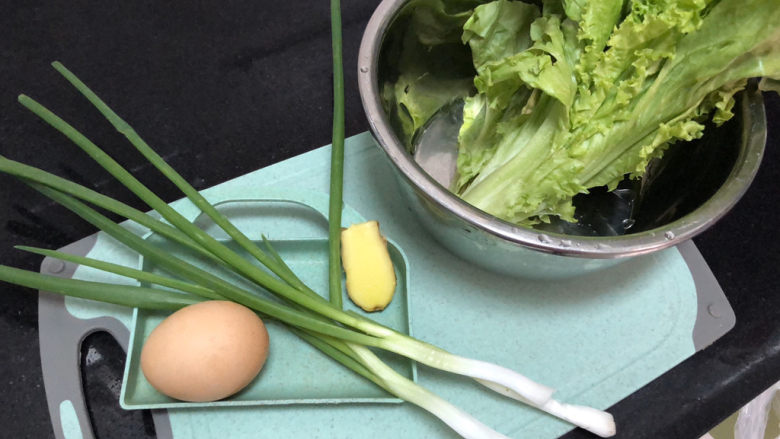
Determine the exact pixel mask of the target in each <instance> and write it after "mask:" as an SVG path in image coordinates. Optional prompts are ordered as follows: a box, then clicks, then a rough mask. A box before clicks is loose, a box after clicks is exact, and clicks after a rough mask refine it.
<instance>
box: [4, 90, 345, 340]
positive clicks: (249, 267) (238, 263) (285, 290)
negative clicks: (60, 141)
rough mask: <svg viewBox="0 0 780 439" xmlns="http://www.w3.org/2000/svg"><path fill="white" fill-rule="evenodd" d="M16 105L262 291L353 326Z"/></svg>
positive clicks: (50, 118)
mask: <svg viewBox="0 0 780 439" xmlns="http://www.w3.org/2000/svg"><path fill="white" fill-rule="evenodd" d="M19 102H20V103H22V105H24V106H25V107H27V108H28V109H29V110H30V111H32V112H33V113H34V114H36V115H37V116H39V117H40V118H42V119H43V120H44V121H46V122H47V123H49V124H50V125H51V126H52V127H54V128H55V129H57V130H58V131H60V132H61V133H63V134H64V135H65V136H67V137H68V138H70V139H71V140H72V141H73V142H74V143H75V144H76V145H77V146H79V147H81V148H82V149H83V150H84V151H85V152H87V154H89V155H90V157H92V158H93V159H94V160H95V161H96V162H97V163H98V164H100V165H101V166H103V168H104V169H106V170H107V171H108V172H109V173H111V174H112V175H113V176H114V177H116V178H117V179H118V180H119V181H120V182H121V183H122V184H124V185H125V187H127V188H128V189H130V190H131V191H132V192H133V193H135V194H136V195H138V196H139V198H141V199H142V200H143V201H144V202H146V203H147V204H148V205H149V206H150V207H152V208H153V209H154V210H156V211H157V212H158V213H159V214H160V215H162V216H163V218H165V219H166V220H167V221H168V222H170V223H171V224H173V225H174V226H175V227H177V228H178V229H179V230H180V231H182V232H184V233H185V234H186V235H188V236H190V238H192V239H193V240H195V241H196V242H197V243H198V244H199V245H202V246H203V247H204V248H206V249H207V250H209V251H210V252H212V253H213V254H214V255H216V256H217V257H219V258H220V259H222V260H223V261H225V262H226V263H227V264H228V265H230V266H231V267H233V268H234V269H235V270H236V271H237V272H238V273H240V274H242V275H244V276H246V277H247V278H249V279H251V280H252V281H254V282H256V283H258V284H259V285H260V286H262V287H263V288H265V289H267V290H269V291H272V292H273V293H275V294H278V295H280V296H282V297H284V298H286V299H289V300H292V301H293V302H295V303H298V304H299V305H301V306H304V307H305V308H308V309H312V310H314V311H316V312H319V313H320V314H323V315H325V316H327V317H330V318H332V319H334V320H337V321H339V322H341V323H344V324H347V325H350V326H354V325H355V324H356V323H357V322H356V320H358V319H356V318H355V317H353V316H350V315H348V314H346V313H344V312H342V311H341V310H339V309H336V308H334V307H332V306H331V305H330V303H328V302H327V301H326V300H325V299H323V298H322V297H320V296H316V297H317V298H314V297H313V296H310V295H304V294H302V293H301V291H300V290H298V289H296V288H295V287H293V286H291V285H289V284H288V283H286V282H284V281H283V280H280V279H278V278H275V277H273V276H272V275H270V274H269V273H267V272H265V271H263V270H261V269H260V268H259V267H257V266H256V265H253V264H252V263H250V262H249V261H248V260H246V259H244V258H242V257H240V256H239V255H238V254H236V253H235V252H233V251H232V250H230V249H229V248H228V247H227V246H225V245H224V244H222V243H220V242H218V241H217V240H216V239H214V238H213V237H212V236H211V235H209V234H207V233H206V232H204V231H203V230H201V229H199V228H198V227H196V226H195V225H193V224H192V223H191V222H190V221H188V220H187V219H186V218H184V217H183V216H182V215H181V214H180V213H178V212H177V211H176V210H175V209H173V208H172V207H170V206H169V205H168V204H167V203H165V202H164V201H163V200H162V199H160V198H159V197H157V195H155V194H154V193H153V192H152V191H151V190H149V189H148V188H147V187H146V186H144V185H143V184H142V183H141V182H140V181H138V180H137V179H136V178H135V177H133V176H132V175H131V174H130V173H129V172H128V171H127V170H125V169H124V168H123V167H122V166H121V165H119V163H117V162H116V161H115V160H114V159H112V158H111V157H110V156H108V155H107V154H106V153H105V152H104V151H103V150H102V149H100V148H99V147H98V146H97V145H95V144H94V143H93V142H92V141H90V140H89V139H88V138H87V137H85V136H84V135H83V134H81V133H80V132H79V131H78V130H76V129H75V128H74V127H72V126H71V125H70V124H68V123H67V122H65V121H64V120H62V119H61V118H60V117H59V116H57V115H56V114H54V113H52V112H51V111H50V110H48V109H47V108H45V107H44V106H42V105H41V104H39V103H38V102H36V101H35V100H33V99H32V98H30V97H28V96H25V95H20V96H19ZM355 327H356V326H355Z"/></svg>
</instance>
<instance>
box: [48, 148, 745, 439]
mask: <svg viewBox="0 0 780 439" xmlns="http://www.w3.org/2000/svg"><path fill="white" fill-rule="evenodd" d="M329 157H330V148H329V147H327V146H326V147H323V148H319V149H316V150H313V151H311V152H309V153H306V154H303V155H300V156H297V157H294V158H291V159H289V160H286V161H284V162H281V163H278V164H275V165H273V166H270V167H267V168H264V169H260V170H258V171H255V172H252V173H250V174H247V175H244V176H242V177H239V178H236V179H234V180H231V181H229V182H226V183H223V184H220V185H218V186H215V187H212V188H209V189H206V190H204V191H203V194H204V195H205V196H206V197H207V198H209V199H210V200H211V201H213V202H218V201H223V200H231V199H268V198H270V199H278V198H288V196H289V194H291V193H294V194H306V195H305V200H302V201H301V202H303V203H304V204H307V205H310V206H311V205H312V204H319V206H312V207H315V208H316V209H318V210H322V207H323V205H322V204H321V203H327V188H328V175H329V170H328V166H329V165H328V164H329ZM278 188H285V190H284V192H280V190H279V189H278ZM344 200H345V203H346V205H347V206H348V208H347V211H348V213H347V214H346V215H345V218H344V225H348V224H349V223H350V221H353V220H356V219H358V218H359V217H365V218H369V219H377V220H379V221H380V223H381V226H382V231H383V233H384V234H385V235H387V236H388V237H389V238H390V239H391V240H393V241H394V242H395V243H396V245H397V246H398V247H399V248H400V249H402V250H403V252H404V253H405V255H406V258H407V262H408V266H409V270H408V273H407V275H408V285H407V294H408V298H409V309H408V312H409V319H410V322H411V330H412V332H413V334H414V335H415V336H416V337H418V338H421V339H423V340H427V341H430V342H432V343H434V344H436V345H439V346H441V347H443V348H445V349H447V350H450V351H452V352H454V353H458V354H461V355H464V356H469V357H473V358H479V359H483V360H487V361H491V362H495V363H498V364H501V365H504V366H507V367H510V368H512V369H515V370H518V371H520V372H522V373H524V374H526V375H528V376H530V377H532V378H534V379H536V380H538V381H540V382H542V383H544V384H547V385H549V386H552V387H554V388H556V389H558V393H557V397H558V398H559V399H560V400H562V401H566V402H570V403H576V404H585V405H591V406H595V407H599V408H607V407H609V406H611V405H613V404H614V403H616V402H618V401H619V400H621V399H622V398H624V397H625V396H627V395H629V394H630V393H632V392H633V391H635V390H637V389H638V388H640V387H642V386H643V385H644V384H646V383H648V382H649V381H651V380H653V379H654V378H656V377H657V376H659V375H661V374H662V373H664V372H665V371H667V370H669V369H670V368H672V367H674V366H675V365H676V364H678V363H679V362H681V361H682V360H684V359H685V358H687V357H688V356H690V355H691V354H693V353H694V352H695V350H696V349H698V348H702V347H704V346H706V345H708V344H710V343H711V342H712V341H714V340H715V339H717V338H719V337H720V336H722V335H723V334H724V333H725V332H727V331H728V330H729V329H730V328H731V327H732V326H733V324H734V315H733V312H732V311H731V308H730V307H729V305H728V303H727V302H726V300H725V297H724V296H723V293H722V291H721V290H720V288H719V287H718V285H717V282H715V280H714V277H713V276H712V274H711V272H709V269H708V268H707V267H706V264H705V263H704V261H703V260H702V259H701V256H700V255H699V254H698V251H697V250H696V249H695V247H694V246H693V244H692V243H686V244H683V245H681V246H679V247H678V248H671V249H668V250H666V251H663V252H660V253H657V254H654V255H649V256H644V257H639V258H636V259H633V260H631V261H628V262H626V263H624V264H620V265H618V266H616V267H613V268H611V269H608V270H606V271H601V272H598V273H595V274H593V275H590V276H586V277H579V278H576V279H572V280H566V281H557V282H540V281H525V280H519V279H514V278H509V277H501V276H497V275H495V274H492V273H489V272H485V271H482V270H481V269H479V268H476V267H474V266H472V265H469V264H468V263H466V262H464V261H462V260H460V259H458V258H457V257H455V256H453V255H451V254H450V253H448V252H447V251H446V250H445V249H443V248H442V247H440V246H439V245H438V244H437V243H436V242H434V241H433V240H432V238H430V237H429V236H428V235H427V234H426V233H425V231H424V230H422V229H421V228H420V227H419V226H418V225H417V222H416V219H415V218H414V217H413V216H412V213H411V212H410V211H409V209H407V208H406V207H405V206H404V205H403V203H402V200H401V198H400V196H399V195H398V193H397V189H396V183H395V181H394V177H393V175H392V170H391V169H390V166H389V165H388V164H387V163H386V161H385V159H384V157H383V156H382V153H381V152H380V150H379V149H378V148H377V147H376V146H375V145H374V142H373V139H372V138H371V137H370V135H369V134H367V133H364V134H360V135H358V136H355V137H352V138H350V139H348V140H347V143H346V170H345V194H344ZM172 206H174V207H175V208H176V209H177V210H179V211H180V212H181V213H182V214H184V215H185V216H187V217H188V218H192V219H193V220H194V219H195V218H196V217H197V216H198V213H199V212H198V211H197V209H196V208H195V207H194V206H193V205H192V204H191V203H190V202H189V201H188V200H179V201H176V202H174V203H172ZM277 213H278V212H277ZM288 213H290V212H288ZM285 215H287V214H284V213H283V214H275V215H268V216H263V217H258V216H245V217H243V218H241V219H240V221H246V222H248V223H247V224H244V225H243V226H241V225H240V226H239V227H251V228H256V229H258V230H262V231H263V233H265V234H266V235H268V238H269V239H272V240H274V239H289V238H290V237H291V236H293V237H295V238H317V237H320V238H321V237H322V236H324V235H323V233H324V230H323V229H322V227H321V225H320V226H318V225H317V224H316V221H313V222H310V223H309V224H304V223H305V222H306V221H303V222H301V221H289V219H290V218H289V215H287V216H285ZM298 218H299V217H298ZM299 219H300V218H299ZM131 230H134V231H135V232H137V233H138V234H139V235H143V234H144V233H145V231H144V230H142V229H140V228H132V227H131ZM66 250H67V251H71V252H73V253H80V254H88V255H89V256H91V257H95V258H101V259H104V260H108V261H112V262H115V263H122V264H126V265H129V266H134V267H135V266H138V263H139V261H138V258H137V256H134V255H133V254H132V253H131V252H130V251H127V250H124V249H123V248H121V247H120V246H119V245H118V244H117V243H116V242H114V241H113V240H112V239H111V238H109V237H107V236H105V235H103V234H102V233H101V234H97V235H93V236H91V237H88V238H85V239H84V240H81V241H79V242H76V243H74V244H72V245H70V246H68V247H66ZM41 270H42V271H43V272H45V273H49V274H57V275H60V276H72V277H74V278H78V279H88V280H104V281H105V280H109V281H114V282H122V281H123V279H121V278H118V277H114V276H112V275H108V274H105V273H101V272H98V271H95V270H92V269H89V268H86V267H74V266H71V265H70V264H62V263H61V262H58V261H54V260H51V259H46V260H44V262H43V264H42V266H41ZM39 314H40V319H39V322H40V336H41V358H42V363H43V364H42V365H43V370H44V383H45V386H46V394H47V399H48V402H49V408H50V412H51V415H52V423H53V426H54V432H55V435H56V436H57V437H59V438H69V439H70V438H81V437H83V438H90V437H92V432H91V427H90V421H89V419H88V418H87V417H86V413H87V412H86V409H85V406H84V401H83V396H82V395H81V389H80V382H79V378H78V376H79V375H78V364H77V362H78V352H79V344H80V343H81V340H82V339H83V338H84V337H85V336H86V335H87V334H89V333H90V332H93V331H95V330H106V331H108V332H110V333H111V334H113V335H114V337H116V338H117V340H118V341H119V343H120V344H121V345H122V346H123V347H124V348H125V349H127V347H128V338H129V330H128V328H130V327H131V324H132V310H129V309H126V308H120V307H116V306H111V305H104V304H95V303H89V302H87V301H83V300H78V299H72V298H65V299H63V298H61V297H55V296H53V295H50V294H41V298H40V304H39ZM272 343H273V342H272ZM272 346H273V345H272ZM272 349H273V347H272ZM417 378H418V382H419V383H420V384H422V385H424V386H426V387H428V388H430V389H431V390H433V391H435V392H436V393H438V394H440V395H441V396H442V397H444V398H446V399H448V400H450V401H451V402H453V403H455V404H456V405H458V406H460V407H462V408H464V409H465V410H466V411H468V412H470V413H471V414H473V415H475V416H476V417H477V418H478V419H480V420H481V421H483V422H484V423H486V424H487V425H489V426H491V427H493V428H495V429H496V430H498V431H500V432H502V433H504V434H506V435H508V436H510V437H532V438H541V439H545V438H555V437H558V436H559V435H561V434H563V433H565V432H566V431H568V430H570V429H571V428H572V427H571V426H570V425H568V424H566V423H563V422H560V421H557V420H555V419H553V418H551V417H549V416H547V415H545V414H543V413H541V412H538V411H536V410H534V409H530V408H528V407H525V406H523V405H520V404H518V403H516V402H514V401H511V400H508V399H504V398H501V397H500V396H497V395H495V394H493V393H491V392H488V391H485V390H483V388H482V387H481V386H479V385H478V384H476V383H474V382H472V381H469V380H466V379H461V378H458V377H453V376H451V375H447V374H444V373H439V372H437V371H433V370H431V369H429V368H426V367H424V366H420V367H418V368H417ZM302 379H307V378H302ZM332 402H333V401H331V402H330V403H329V402H328V401H321V402H316V403H309V404H293V405H264V406H231V407H205V408H177V409H169V410H167V411H154V412H153V414H154V420H155V425H156V430H157V435H158V437H160V438H171V437H173V438H194V439H201V438H202V439H205V438H223V437H230V438H236V439H240V438H279V439H286V438H301V437H306V438H335V437H338V438H365V437H371V438H373V439H381V438H399V437H407V438H452V437H455V435H454V433H452V432H451V431H450V430H448V429H447V428H446V426H444V425H443V424H441V423H440V422H439V421H438V420H437V419H436V418H434V417H433V416H431V415H429V414H427V413H426V412H424V411H422V410H420V409H417V408H416V407H414V406H412V405H410V404H406V403H404V404H381V403H377V402H373V403H370V402H369V403H366V402H360V401H356V402H350V403H342V404H336V403H332ZM618 429H620V426H619V425H618Z"/></svg>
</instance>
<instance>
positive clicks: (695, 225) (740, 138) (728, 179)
mask: <svg viewBox="0 0 780 439" xmlns="http://www.w3.org/2000/svg"><path fill="white" fill-rule="evenodd" d="M406 3H408V0H384V1H382V3H380V4H379V6H378V7H377V9H376V11H375V12H374V14H373V16H372V17H371V20H370V21H369V23H368V26H367V28H366V31H365V34H364V36H363V40H362V43H361V46H360V53H359V57H358V70H359V71H358V83H359V87H360V95H361V99H362V101H363V107H364V109H365V112H366V115H367V117H368V122H369V125H370V129H371V131H372V133H373V135H374V137H375V139H376V141H377V143H378V144H379V146H380V147H381V148H382V150H383V151H384V152H385V153H386V155H387V157H388V159H389V161H390V163H391V164H392V167H393V169H394V170H395V174H396V177H397V180H398V183H399V187H400V189H401V192H402V194H403V196H404V197H405V199H406V201H407V202H408V204H409V206H410V207H411V208H412V209H413V210H414V211H415V213H416V214H417V216H418V218H419V220H420V222H421V223H422V225H423V226H424V227H425V228H426V229H427V230H428V231H429V232H430V233H431V234H432V235H433V236H434V237H435V238H436V239H437V240H438V241H439V242H440V243H441V244H443V245H444V246H445V247H446V248H448V249H449V250H451V251H452V252H453V253H455V254H457V255H459V256H460V257H462V258H464V259H466V260H468V261H471V262H473V263H474V264H477V265H480V266H482V267H484V268H486V269H489V270H492V271H495V272H499V273H504V274H509V275H514V276H519V277H529V278H563V277H570V276H575V275H579V274H583V273H587V272H591V271H594V270H597V269H601V268H604V267H608V266H611V265H614V264H616V263H618V262H621V261H624V260H627V259H628V258H630V257H633V256H637V255H642V254H647V253H652V252H656V251H659V250H662V249H665V248H668V247H671V246H673V245H676V244H679V243H681V242H684V241H686V240H688V239H691V238H693V237H694V236H696V235H697V234H699V233H701V232H703V231H704V230H706V229H707V228H708V227H710V226H712V225H713V224H714V223H715V222H716V221H717V220H718V219H720V218H721V217H722V216H723V215H725V214H726V213H727V212H728V211H729V209H731V208H732V207H733V206H734V205H735V204H736V203H737V201H738V200H739V199H740V198H741V197H742V195H743V194H744V193H745V191H746V190H747V188H748V186H749V185H750V183H751V182H752V180H753V177H754V176H755V174H756V172H757V170H758V167H759V164H760V162H761V158H762V156H763V150H764V145H765V143H766V116H765V114H764V106H763V100H762V97H761V93H760V92H758V91H757V90H756V89H755V87H752V88H749V89H748V90H746V91H744V92H742V93H741V97H740V102H739V105H738V107H739V108H738V113H737V117H735V119H734V120H733V121H731V122H729V123H728V124H727V125H724V126H723V127H719V128H717V129H714V128H713V129H710V130H709V131H711V133H709V132H708V135H707V136H705V139H704V140H703V142H713V141H720V143H724V139H725V143H726V145H725V147H730V148H731V149H732V150H733V157H732V158H731V159H730V162H729V163H728V168H727V169H726V172H725V173H724V174H723V179H722V180H721V181H718V182H716V183H714V185H716V186H714V187H711V188H710V190H711V192H712V195H711V196H709V198H707V199H706V200H700V201H699V202H698V204H697V207H694V208H692V209H689V210H690V212H688V213H686V214H684V215H683V216H681V217H679V218H673V219H672V220H671V221H668V222H665V223H661V224H656V225H655V226H654V227H652V228H648V229H647V230H641V231H638V232H637V233H631V234H627V235H622V236H606V237H583V236H572V235H563V234H555V233H545V232H542V231H538V230H533V229H529V228H524V227H518V226H516V225H513V224H510V223H507V222H505V221H502V220H500V219H498V218H496V217H494V216H492V215H489V214H487V213H485V212H483V211H481V210H479V209H477V208H475V207H473V206H471V205H469V204H467V203H465V202H464V201H462V200H461V199H460V198H458V197H457V196H456V195H454V194H452V193H451V192H450V191H449V190H447V189H446V188H445V187H443V186H441V185H440V184H439V183H437V182H436V181H435V180H434V179H433V178H432V177H431V176H430V175H428V173H426V172H425V171H424V170H423V169H422V168H421V167H420V166H419V165H418V164H417V163H416V162H415V161H414V159H413V157H412V156H411V155H410V154H409V153H408V152H407V151H406V149H405V147H404V145H403V144H402V142H401V141H400V140H399V136H398V135H397V133H396V132H395V131H394V129H393V127H392V125H391V123H390V120H389V118H388V115H387V114H386V112H385V110H384V108H383V104H382V101H381V93H380V83H379V78H380V75H381V72H380V71H379V66H380V62H379V60H380V56H381V54H382V49H383V42H384V39H385V36H386V35H387V34H388V31H389V30H390V29H391V28H392V26H393V24H394V18H395V17H396V16H397V14H398V13H399V11H400V10H401V8H402V7H403V6H404V5H405V4H406ZM718 139H720V140H718ZM729 145H730V146H729ZM710 153H711V152H710ZM689 183H690V182H689ZM691 184H692V183H690V184H688V186H691ZM697 184H699V185H701V184H703V183H697ZM707 184H710V185H713V183H712V182H708V183H707ZM676 186H680V185H679V184H678V185H676ZM682 186H685V185H682ZM696 189H697V190H698V188H696ZM667 210H668V209H667ZM654 214H657V212H656V213H654ZM640 215H642V213H640ZM658 217H659V218H663V216H662V215H661V216H658Z"/></svg>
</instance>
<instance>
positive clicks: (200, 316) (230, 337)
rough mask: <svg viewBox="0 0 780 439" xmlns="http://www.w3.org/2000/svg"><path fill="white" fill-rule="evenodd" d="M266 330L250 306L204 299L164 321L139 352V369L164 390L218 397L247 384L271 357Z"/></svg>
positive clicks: (200, 398)
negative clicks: (269, 356)
mask: <svg viewBox="0 0 780 439" xmlns="http://www.w3.org/2000/svg"><path fill="white" fill-rule="evenodd" d="M268 341H269V340H268V331H267V330H266V328H265V325H264V324H263V321H262V320H260V318H259V317H258V316H257V314H255V313H254V312H253V311H252V310H250V309H249V308H246V307H244V306H242V305H239V304H236V303H233V302H228V301H217V300H214V301H206V302H201V303H197V304H195V305H190V306H187V307H185V308H182V309H180V310H178V311H176V312H174V313H173V314H171V315H170V316H168V317H167V318H166V319H165V320H163V321H162V322H161V323H160V324H159V325H158V326H157V327H156V328H155V329H154V330H153V331H152V332H151V334H149V337H148V338H147V339H146V342H145V343H144V346H143V348H142V350H141V370H142V372H143V374H144V376H145V377H146V379H147V380H148V381H149V383H150V384H151V385H152V386H153V387H154V388H155V389H157V390H158V391H159V392H160V393H163V394H165V395H168V396H170V397H172V398H176V399H180V400H183V401H191V402H204V401H216V400H219V399H223V398H226V397H228V396H230V395H233V394H234V393H236V392H238V391H240V390H241V389H243V388H244V387H246V386H247V385H248V384H249V383H250V382H252V380H253V379H254V378H255V377H256V376H257V374H258V373H259V372H260V370H261V369H262V367H263V364H265V360H266V358H267V357H268Z"/></svg>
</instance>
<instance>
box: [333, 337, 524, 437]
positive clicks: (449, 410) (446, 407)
mask: <svg viewBox="0 0 780 439" xmlns="http://www.w3.org/2000/svg"><path fill="white" fill-rule="evenodd" d="M348 346H349V347H350V348H351V349H352V350H353V352H355V354H357V356H358V357H359V358H360V359H361V360H362V362H363V364H364V365H365V366H366V367H367V368H368V369H369V370H371V372H373V373H374V374H376V376H377V378H379V380H381V382H382V385H383V387H385V389H386V390H388V391H389V392H390V393H392V394H394V395H396V396H398V397H399V398H401V399H403V400H406V401H408V402H411V403H412V404H415V405H417V406H418V407H420V408H423V409H425V410H426V411H428V412H429V413H431V414H432V415H434V416H436V417H437V418H439V419H440V420H441V421H443V422H444V423H446V424H447V425H448V426H449V427H450V428H452V429H453V430H454V431H455V432H457V433H458V434H459V435H461V436H462V437H464V438H465V439H509V438H507V436H504V435H503V434H501V433H499V432H497V431H495V430H493V429H492V428H490V427H488V426H487V425H485V424H483V423H481V422H480V421H478V420H477V419H476V418H474V417H473V416H471V415H470V414H468V413H466V412H464V411H463V410H461V409H459V408H457V407H455V406H454V405H452V404H451V403H449V402H448V401H446V400H445V399H443V398H441V397H440V396H438V395H436V394H435V393H432V392H430V391H429V390H426V389H425V388H423V387H421V386H419V385H417V384H415V383H414V382H413V381H410V380H408V379H407V378H406V377H404V376H402V375H400V374H399V373H397V372H396V371H395V370H393V369H392V368H390V367H389V366H387V365H386V364H385V363H384V362H383V361H382V360H380V359H379V358H377V356H376V355H374V353H373V352H371V350H369V349H368V348H366V347H364V346H360V345H356V344H352V343H349V344H348Z"/></svg>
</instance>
